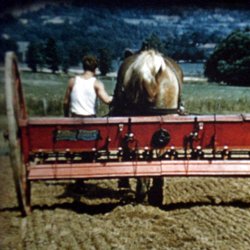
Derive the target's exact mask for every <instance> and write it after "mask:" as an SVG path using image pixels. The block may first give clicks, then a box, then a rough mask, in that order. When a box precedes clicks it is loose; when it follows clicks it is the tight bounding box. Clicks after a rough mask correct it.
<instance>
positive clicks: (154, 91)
mask: <svg viewBox="0 0 250 250" xmlns="http://www.w3.org/2000/svg"><path fill="white" fill-rule="evenodd" d="M182 84H183V72H182V70H181V68H180V66H179V65H178V64H177V63H176V62H175V61H174V60H173V59H171V58H170V57H166V56H163V55H162V54H161V53H159V52H157V51H156V50H152V49H150V50H145V51H141V52H139V53H135V54H131V55H129V56H128V57H127V58H125V60H124V61H123V63H122V64H121V66H120V68H119V70H118V75H117V83H116V87H115V91H114V98H113V102H112V103H111V105H110V113H109V115H111V116H132V115H136V116H137V115H143V116H145V115H162V114H167V113H170V112H171V113H178V112H179V110H180V109H181V89H182ZM125 148H126V147H125ZM125 150H126V149H125ZM127 150H129V149H127ZM158 181H160V182H161V183H162V178H161V179H159V178H158ZM149 185H150V179H149V178H138V181H137V188H136V193H137V200H138V201H143V200H144V199H145V197H146V194H147V191H148V189H149ZM156 185H157V184H156ZM119 187H127V188H129V182H128V179H127V178H122V179H120V180H119Z"/></svg>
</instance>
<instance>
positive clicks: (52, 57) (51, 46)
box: [45, 38, 60, 73]
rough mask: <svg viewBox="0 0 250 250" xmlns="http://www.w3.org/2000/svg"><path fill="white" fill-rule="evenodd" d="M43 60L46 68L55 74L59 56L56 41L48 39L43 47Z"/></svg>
mask: <svg viewBox="0 0 250 250" xmlns="http://www.w3.org/2000/svg"><path fill="white" fill-rule="evenodd" d="M45 59H46V64H47V67H48V68H49V69H50V70H51V71H52V72H53V73H55V72H56V71H58V69H59V61H60V60H59V54H58V50H57V45H56V41H55V40H54V39H53V38H49V39H48V41H47V43H46V46H45Z"/></svg>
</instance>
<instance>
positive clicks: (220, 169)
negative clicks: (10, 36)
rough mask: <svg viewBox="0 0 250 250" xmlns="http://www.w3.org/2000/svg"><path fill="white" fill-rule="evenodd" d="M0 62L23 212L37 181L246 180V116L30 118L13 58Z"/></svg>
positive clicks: (249, 161) (249, 124)
mask: <svg viewBox="0 0 250 250" xmlns="http://www.w3.org/2000/svg"><path fill="white" fill-rule="evenodd" d="M5 60H6V65H5V87H6V103H7V118H8V138H9V145H10V159H11V164H12V167H13V170H14V171H13V174H14V180H15V185H16V192H17V197H18V203H19V206H20V209H21V211H22V213H23V215H26V214H27V213H28V212H29V211H30V208H31V192H30V191H31V183H32V182H33V181H37V180H61V179H69V180H71V179H78V178H88V179H89V178H119V177H139V176H149V177H156V176H159V177H161V176H248V175H250V114H239V115H198V116H193V115H187V116H180V115H163V116H148V117H147V116H145V117H103V118H62V117H56V118H44V117H43V118H41V117H38V118H33V117H32V118H30V117H28V114H27V111H26V105H25V99H24V95H23V91H22V85H21V79H20V75H19V71H18V65H17V60H16V57H15V55H14V53H12V52H8V53H7V54H6V59H5ZM159 192H160V190H159Z"/></svg>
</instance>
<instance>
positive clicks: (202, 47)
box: [0, 3, 250, 60]
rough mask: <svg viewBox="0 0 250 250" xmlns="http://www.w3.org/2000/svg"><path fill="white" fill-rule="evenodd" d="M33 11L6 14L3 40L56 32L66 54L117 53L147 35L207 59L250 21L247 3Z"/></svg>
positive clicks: (183, 54)
mask: <svg viewBox="0 0 250 250" xmlns="http://www.w3.org/2000/svg"><path fill="white" fill-rule="evenodd" d="M29 10H30V11H27V12H25V11H22V12H19V13H18V15H3V16H2V17H1V20H0V36H1V42H3V40H5V42H6V40H8V41H14V42H17V41H26V42H37V43H41V42H44V41H46V39H48V38H50V37H52V38H54V39H55V40H56V41H57V46H58V49H59V51H60V52H61V54H65V53H67V54H69V55H70V54H79V52H80V53H83V52H84V53H86V52H91V53H95V54H96V53H97V52H98V50H99V49H100V48H108V49H109V50H110V52H111V53H112V56H113V58H117V57H120V56H121V55H122V53H123V51H124V49H125V48H132V49H134V50H137V49H139V48H140V46H141V44H142V42H143V41H144V40H145V39H156V40H157V41H158V42H159V41H160V43H161V47H162V48H163V50H164V52H166V53H168V54H169V55H170V56H173V57H175V58H176V59H184V60H188V59H189V58H190V59H191V60H203V59H205V58H207V56H208V54H209V53H211V51H212V50H213V49H214V47H215V45H216V44H217V43H218V42H219V41H221V39H223V38H225V37H226V36H227V35H228V34H229V33H231V32H232V31H233V30H236V29H244V28H246V27H248V26H250V10H249V9H242V8H239V9H233V8H219V7H217V8H202V7H197V6H196V7H194V6H192V7H190V6H186V7H185V8H184V7H180V6H179V7H178V6H174V5H171V6H170V7H164V8H163V7H161V8H159V7H156V8H138V7H137V8H131V7H130V8H118V7H112V8H109V7H105V6H100V5H96V6H95V5H83V6H82V5H81V6H76V5H72V4H66V3H64V4H60V5H58V4H47V5H41V6H40V7H39V8H31V9H29ZM1 47H2V48H3V46H1ZM1 55H2V53H1Z"/></svg>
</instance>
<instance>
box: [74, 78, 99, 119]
mask: <svg viewBox="0 0 250 250" xmlns="http://www.w3.org/2000/svg"><path fill="white" fill-rule="evenodd" d="M95 81H96V78H95V77H91V78H89V79H88V80H86V79H84V78H82V77H80V76H76V78H75V83H74V86H73V89H72V91H71V95H70V100H71V102H70V103H71V106H70V110H71V112H72V113H74V114H77V115H86V116H88V115H95V104H96V92H95V87H94V83H95Z"/></svg>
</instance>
